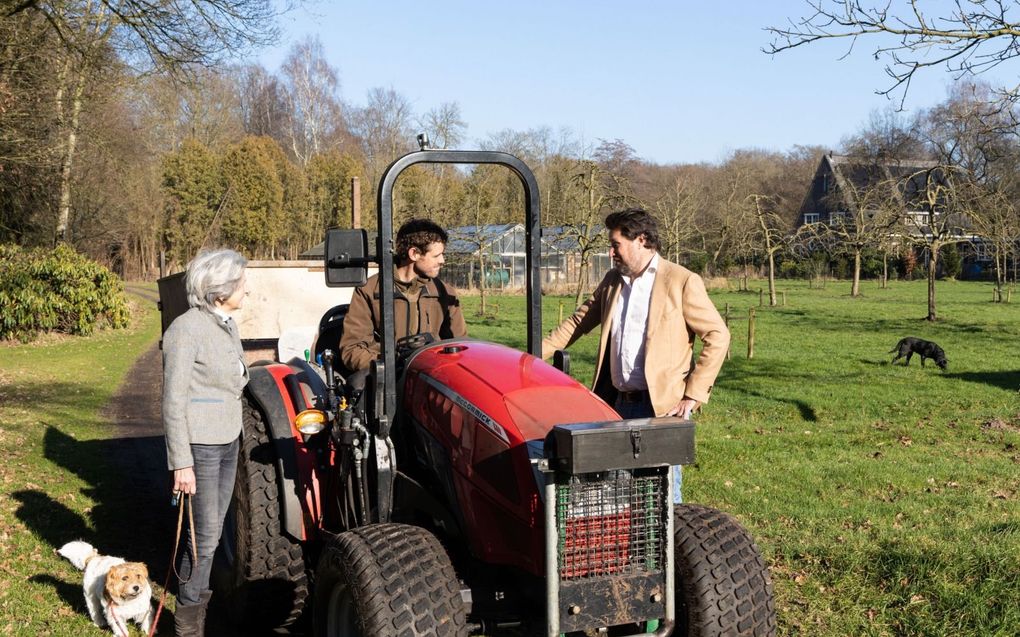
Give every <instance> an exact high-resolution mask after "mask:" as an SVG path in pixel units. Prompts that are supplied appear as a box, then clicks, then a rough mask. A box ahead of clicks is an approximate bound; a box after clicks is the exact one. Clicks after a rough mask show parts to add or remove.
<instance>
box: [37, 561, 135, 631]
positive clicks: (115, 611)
mask: <svg viewBox="0 0 1020 637" xmlns="http://www.w3.org/2000/svg"><path fill="white" fill-rule="evenodd" d="M57 553H60V554H61V555H63V556H64V557H66V558H67V559H68V560H70V562H71V564H74V565H75V566H76V567H77V568H78V569H79V570H81V571H83V572H84V578H83V582H82V590H83V592H84V593H85V605H86V606H88V609H89V615H90V616H91V617H92V622H93V623H94V624H95V625H96V626H99V627H100V628H105V627H109V628H110V630H111V631H113V633H114V634H115V635H118V636H123V637H127V634H128V629H127V622H128V621H133V622H136V623H137V624H138V625H139V626H140V627H141V629H142V631H143V632H145V633H148V632H149V627H150V626H151V624H152V615H153V613H152V586H151V584H150V583H149V569H147V568H146V567H145V564H142V563H141V562H127V561H125V560H124V559H123V558H120V557H110V556H109V555H100V554H99V551H97V550H96V549H95V548H93V547H92V545H91V544H89V543H87V542H81V541H74V542H68V543H67V544H65V545H63V546H62V547H60V549H58V550H57Z"/></svg>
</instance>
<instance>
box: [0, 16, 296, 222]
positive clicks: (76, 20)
mask: <svg viewBox="0 0 1020 637" xmlns="http://www.w3.org/2000/svg"><path fill="white" fill-rule="evenodd" d="M3 10H4V12H5V14H6V16H7V17H8V18H10V17H12V16H17V15H19V14H40V15H42V16H44V17H45V20H46V22H47V24H49V26H50V27H51V28H52V30H53V32H54V33H55V34H56V35H57V37H58V39H59V40H60V42H61V43H62V45H63V46H62V47H61V50H60V54H59V55H58V56H57V59H56V60H55V65H54V73H55V75H56V78H57V80H56V83H55V84H56V89H55V92H54V94H53V96H52V103H53V105H54V106H53V113H54V119H55V126H56V129H57V131H58V135H57V140H56V144H57V148H58V149H59V156H60V160H59V182H58V183H59V196H58V203H57V221H56V228H55V236H56V238H57V240H58V241H61V240H65V239H66V238H67V231H68V227H69V222H70V213H71V198H72V194H71V183H72V176H73V175H72V171H73V170H74V161H75V153H76V150H77V145H78V141H79V140H78V135H79V129H80V126H81V113H82V109H83V108H84V99H85V93H86V89H87V88H88V86H89V83H90V82H94V81H95V80H96V76H97V74H99V73H102V72H104V71H106V70H107V69H108V67H109V66H110V65H111V64H118V63H126V64H129V65H131V66H133V67H134V68H135V69H137V70H150V69H156V68H159V69H163V70H167V71H169V72H171V73H176V74H180V75H181V76H184V75H186V71H188V70H189V69H190V68H191V67H193V66H194V65H201V64H207V63H211V62H214V61H217V60H219V59H222V57H223V56H224V55H226V54H229V53H233V52H236V51H238V50H240V49H243V48H245V47H246V46H248V45H251V44H255V43H261V42H265V41H268V37H269V36H270V35H271V34H272V32H273V26H272V18H273V17H274V16H275V15H276V14H275V10H274V8H273V4H272V2H271V0H185V1H183V2H171V1H162V0H161V1H158V2H147V1H144V0H119V1H117V0H68V1H65V2H46V1H44V0H24V1H23V2H15V3H8V5H6V6H5V7H4V8H3Z"/></svg>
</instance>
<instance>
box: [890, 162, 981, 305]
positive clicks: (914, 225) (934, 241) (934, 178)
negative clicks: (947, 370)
mask: <svg viewBox="0 0 1020 637" xmlns="http://www.w3.org/2000/svg"><path fill="white" fill-rule="evenodd" d="M909 182H910V184H909V185H908V186H907V188H908V189H910V190H912V191H913V193H914V195H913V197H914V198H915V199H916V203H919V204H920V206H918V205H911V206H910V208H911V210H912V211H911V212H906V213H905V219H904V224H905V226H906V229H907V232H906V233H905V234H904V238H905V239H906V240H907V241H910V242H912V243H914V244H915V245H918V246H921V247H922V248H924V249H925V251H926V252H927V257H928V267H927V275H928V315H927V316H926V317H925V318H926V319H927V320H929V321H935V320H937V319H938V315H937V312H936V299H935V279H936V276H937V274H938V259H939V251H940V250H941V249H942V248H943V247H945V246H948V245H952V244H957V243H963V242H966V241H969V240H970V237H969V236H968V235H967V234H966V231H967V228H968V226H969V225H970V224H971V223H972V220H971V218H972V217H973V216H974V215H975V214H976V213H977V212H978V210H977V208H976V204H977V202H979V201H981V197H980V195H981V188H980V186H979V185H978V184H976V183H975V182H974V181H973V180H972V179H971V178H970V176H969V175H968V174H967V173H966V172H965V171H963V170H961V169H959V168H957V167H955V166H947V165H945V164H939V165H937V166H934V167H932V168H929V169H927V170H923V171H918V172H915V173H914V174H912V175H911V176H910V178H909ZM918 210H920V211H918Z"/></svg>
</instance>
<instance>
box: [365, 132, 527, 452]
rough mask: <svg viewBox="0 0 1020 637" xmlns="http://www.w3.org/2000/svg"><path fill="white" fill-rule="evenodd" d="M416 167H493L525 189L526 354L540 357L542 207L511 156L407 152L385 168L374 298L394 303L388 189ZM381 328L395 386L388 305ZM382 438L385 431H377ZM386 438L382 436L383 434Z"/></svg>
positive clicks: (391, 400) (387, 417)
mask: <svg viewBox="0 0 1020 637" xmlns="http://www.w3.org/2000/svg"><path fill="white" fill-rule="evenodd" d="M415 164H498V165H501V166H506V167H507V168H509V169H510V170H511V171H512V172H513V173H514V174H515V175H517V177H518V178H519V179H520V180H521V185H523V186H524V220H525V223H524V237H525V246H526V250H527V252H526V257H525V260H526V263H527V267H526V279H525V283H526V286H527V304H528V353H529V354H532V355H533V356H538V357H541V356H542V289H541V285H542V283H541V280H540V278H539V271H540V270H539V266H540V257H541V243H542V241H541V206H540V204H539V200H538V193H539V191H538V181H537V180H536V179H535V174H534V173H532V172H531V169H530V168H528V166H527V165H526V164H525V163H524V162H523V161H521V160H520V159H518V158H517V157H514V156H513V155H510V154H508V153H500V152H495V151H486V150H421V151H416V152H413V153H408V154H407V155H404V156H403V157H400V158H398V159H397V160H396V161H394V162H393V163H392V164H390V165H389V166H388V167H387V168H386V170H385V171H384V172H383V176H382V179H380V181H379V200H378V207H377V208H376V209H377V210H378V214H379V221H378V222H379V237H378V245H377V246H376V254H377V255H378V258H379V298H380V299H392V298H393V258H392V256H393V238H392V237H393V186H394V184H395V183H396V180H397V177H398V176H400V173H402V172H404V170H406V169H407V168H409V167H411V166H413V165H415ZM379 307H380V316H379V319H380V321H379V322H380V327H381V328H382V338H381V339H380V340H381V354H382V359H383V376H384V382H385V387H387V388H392V387H395V386H396V382H397V371H396V370H397V365H396V352H395V351H394V350H395V343H394V342H393V340H392V339H393V333H394V332H393V329H394V321H393V305H392V304H391V303H386V302H383V303H380V304H379ZM396 400H397V398H396V392H394V391H386V392H384V405H383V414H382V416H383V423H385V424H383V428H385V430H386V433H388V430H389V424H390V423H391V422H392V418H393V415H394V414H395V413H396ZM380 433H384V432H380ZM384 435H385V434H384Z"/></svg>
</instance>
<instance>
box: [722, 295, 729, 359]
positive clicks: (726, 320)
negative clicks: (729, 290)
mask: <svg viewBox="0 0 1020 637" xmlns="http://www.w3.org/2000/svg"><path fill="white" fill-rule="evenodd" d="M723 322H724V323H726V329H730V304H729V303H727V304H726V311H725V312H723ZM726 360H730V348H729V346H727V347H726Z"/></svg>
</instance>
